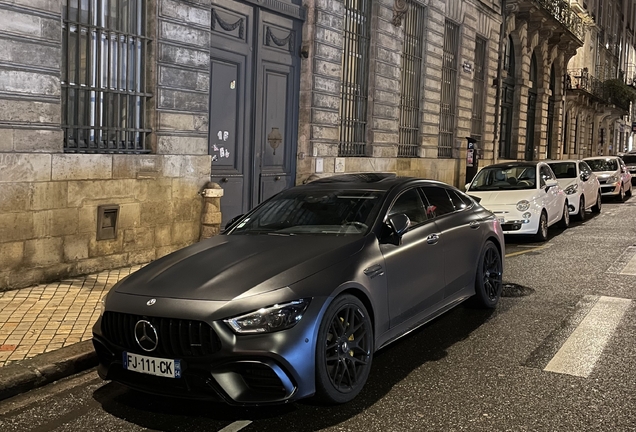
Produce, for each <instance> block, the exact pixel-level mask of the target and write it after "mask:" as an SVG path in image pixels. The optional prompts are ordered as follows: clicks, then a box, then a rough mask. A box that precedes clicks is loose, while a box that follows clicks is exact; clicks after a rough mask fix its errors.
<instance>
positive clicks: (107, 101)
mask: <svg viewBox="0 0 636 432" xmlns="http://www.w3.org/2000/svg"><path fill="white" fill-rule="evenodd" d="M62 14H63V28H62V29H63V32H62V33H63V38H62V39H63V47H62V55H63V62H62V77H61V78H62V79H61V84H62V106H63V108H62V128H63V130H64V151H65V152H69V153H148V152H149V151H150V150H149V148H148V147H147V144H146V135H147V133H148V132H150V129H147V128H146V121H145V110H146V103H147V99H148V98H149V97H150V96H151V94H149V93H146V91H145V87H146V83H145V71H146V67H145V58H146V53H147V44H148V43H149V41H150V40H149V39H148V38H147V37H145V33H146V15H145V2H144V0H65V1H64V3H63V7H62Z"/></svg>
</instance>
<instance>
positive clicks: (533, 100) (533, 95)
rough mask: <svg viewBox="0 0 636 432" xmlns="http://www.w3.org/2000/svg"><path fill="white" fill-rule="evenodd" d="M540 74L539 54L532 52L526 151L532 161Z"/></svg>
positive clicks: (528, 159)
mask: <svg viewBox="0 0 636 432" xmlns="http://www.w3.org/2000/svg"><path fill="white" fill-rule="evenodd" d="M538 79H539V78H538V74H537V56H536V54H534V53H533V54H532V59H531V60H530V86H531V87H530V90H528V122H527V125H528V126H527V130H526V151H525V159H526V160H527V161H531V160H533V159H534V126H535V117H536V114H537V111H536V107H537V87H538V84H539V83H538V82H537V81H538Z"/></svg>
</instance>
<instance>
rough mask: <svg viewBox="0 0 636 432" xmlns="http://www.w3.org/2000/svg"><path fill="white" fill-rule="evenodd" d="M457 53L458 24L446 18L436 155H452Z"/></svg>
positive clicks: (444, 156) (455, 108)
mask: <svg viewBox="0 0 636 432" xmlns="http://www.w3.org/2000/svg"><path fill="white" fill-rule="evenodd" d="M458 53H459V26H458V25H457V24H455V23H453V22H451V21H449V20H446V25H445V29H444V54H443V59H442V88H441V90H442V97H441V104H440V105H441V106H440V118H439V129H440V130H439V145H438V149H437V156H438V157H442V158H450V157H452V155H453V140H454V137H455V112H456V111H457V102H456V100H457V96H456V92H457V55H458Z"/></svg>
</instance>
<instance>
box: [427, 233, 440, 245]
mask: <svg viewBox="0 0 636 432" xmlns="http://www.w3.org/2000/svg"><path fill="white" fill-rule="evenodd" d="M438 241H439V234H431V235H430V236H428V237H426V243H428V244H436V243H437V242H438Z"/></svg>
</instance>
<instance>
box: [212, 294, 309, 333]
mask: <svg viewBox="0 0 636 432" xmlns="http://www.w3.org/2000/svg"><path fill="white" fill-rule="evenodd" d="M309 301H310V299H300V300H295V301H293V302H291V303H285V304H277V305H274V306H269V307H266V308H262V309H259V310H257V311H255V312H250V313H248V314H245V315H241V316H237V317H234V318H228V319H226V320H224V321H225V323H226V324H228V325H229V326H230V327H232V330H234V331H235V332H236V333H241V334H245V333H270V332H275V331H279V330H285V329H288V328H291V327H293V326H295V325H296V324H297V323H298V321H300V319H301V318H302V317H303V313H305V310H307V306H309Z"/></svg>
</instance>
